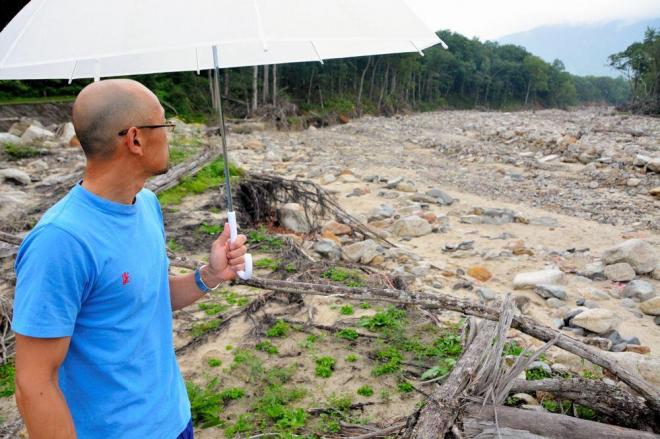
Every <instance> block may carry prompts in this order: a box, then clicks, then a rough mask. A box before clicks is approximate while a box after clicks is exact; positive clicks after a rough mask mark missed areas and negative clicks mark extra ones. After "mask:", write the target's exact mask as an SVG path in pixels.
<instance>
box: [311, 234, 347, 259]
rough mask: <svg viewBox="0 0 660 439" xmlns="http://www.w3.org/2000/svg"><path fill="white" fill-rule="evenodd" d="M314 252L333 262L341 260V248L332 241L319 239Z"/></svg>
mask: <svg viewBox="0 0 660 439" xmlns="http://www.w3.org/2000/svg"><path fill="white" fill-rule="evenodd" d="M314 251H315V252H316V253H318V254H319V255H321V256H322V257H324V258H327V259H330V260H331V261H338V260H339V259H340V258H341V247H339V245H338V244H337V243H336V242H335V241H333V240H332V239H325V238H323V239H319V240H318V241H316V242H315V243H314Z"/></svg>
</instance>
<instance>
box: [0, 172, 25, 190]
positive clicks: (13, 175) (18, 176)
mask: <svg viewBox="0 0 660 439" xmlns="http://www.w3.org/2000/svg"><path fill="white" fill-rule="evenodd" d="M7 180H9V181H13V182H14V183H18V184H21V185H23V186H27V185H28V184H30V182H31V180H30V176H29V175H28V174H27V173H25V172H23V171H21V170H20V169H16V168H7V169H0V181H7Z"/></svg>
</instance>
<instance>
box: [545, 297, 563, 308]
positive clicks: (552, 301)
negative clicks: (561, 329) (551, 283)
mask: <svg viewBox="0 0 660 439" xmlns="http://www.w3.org/2000/svg"><path fill="white" fill-rule="evenodd" d="M545 303H546V304H547V305H548V306H549V307H550V308H555V309H557V308H561V307H562V306H564V302H562V301H561V300H559V299H557V298H556V297H550V298H549V299H547V300H546V301H545Z"/></svg>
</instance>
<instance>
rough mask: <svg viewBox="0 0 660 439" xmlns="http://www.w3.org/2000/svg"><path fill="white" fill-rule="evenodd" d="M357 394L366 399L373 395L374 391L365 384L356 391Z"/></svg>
mask: <svg viewBox="0 0 660 439" xmlns="http://www.w3.org/2000/svg"><path fill="white" fill-rule="evenodd" d="M357 394H358V395H362V396H366V397H367V398H368V397H370V396H372V395H373V394H374V389H372V388H371V387H370V386H368V385H366V384H365V385H364V386H362V387H360V388H359V389H357Z"/></svg>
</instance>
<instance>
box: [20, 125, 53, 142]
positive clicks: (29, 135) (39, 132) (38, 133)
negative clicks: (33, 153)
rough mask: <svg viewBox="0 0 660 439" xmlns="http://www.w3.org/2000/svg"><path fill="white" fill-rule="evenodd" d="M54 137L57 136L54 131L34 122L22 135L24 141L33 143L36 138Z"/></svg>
mask: <svg viewBox="0 0 660 439" xmlns="http://www.w3.org/2000/svg"><path fill="white" fill-rule="evenodd" d="M52 137H55V134H54V133H53V132H52V131H48V130H47V129H46V128H43V127H40V126H39V125H36V124H32V125H30V126H29V127H28V128H27V129H26V130H25V132H24V133H23V135H22V136H21V140H22V141H23V142H24V143H32V142H34V141H35V140H42V139H50V138H52Z"/></svg>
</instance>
